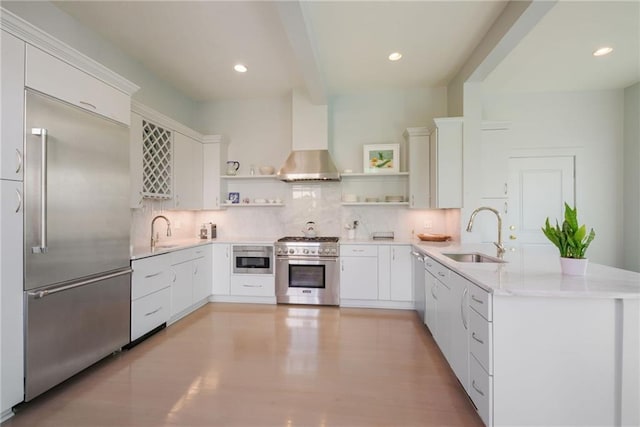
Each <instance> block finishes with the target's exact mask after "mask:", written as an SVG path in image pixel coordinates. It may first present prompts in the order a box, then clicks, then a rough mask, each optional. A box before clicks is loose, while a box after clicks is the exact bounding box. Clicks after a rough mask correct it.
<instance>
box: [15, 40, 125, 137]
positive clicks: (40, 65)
mask: <svg viewBox="0 0 640 427" xmlns="http://www.w3.org/2000/svg"><path fill="white" fill-rule="evenodd" d="M25 71H26V73H25V85H26V86H27V87H30V88H33V89H35V90H37V91H40V92H43V93H46V94H48V95H51V96H53V97H55V98H58V99H61V100H63V101H66V102H68V103H70V104H73V105H75V106H77V107H80V108H83V109H85V110H87V111H91V112H92V113H96V114H100V115H103V116H105V117H108V118H110V119H113V120H115V121H118V122H120V123H124V124H125V125H127V126H128V125H129V120H130V119H131V97H130V96H129V95H128V94H126V93H124V92H121V91H119V90H118V89H115V88H114V87H112V86H110V85H108V84H106V83H104V82H102V81H100V80H98V79H96V78H95V77H93V76H91V75H89V74H87V73H85V72H83V71H80V70H79V69H78V68H76V67H73V66H71V65H69V64H67V63H66V62H63V61H61V60H59V59H58V58H56V57H54V56H52V55H49V54H48V53H45V52H43V51H42V50H40V49H38V48H36V47H33V46H31V45H27V49H26V70H25Z"/></svg>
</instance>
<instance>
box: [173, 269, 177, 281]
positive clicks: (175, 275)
mask: <svg viewBox="0 0 640 427" xmlns="http://www.w3.org/2000/svg"><path fill="white" fill-rule="evenodd" d="M176 280H178V275H177V274H176V272H175V271H174V272H173V283H176Z"/></svg>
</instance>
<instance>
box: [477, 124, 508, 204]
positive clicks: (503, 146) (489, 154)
mask: <svg viewBox="0 0 640 427" xmlns="http://www.w3.org/2000/svg"><path fill="white" fill-rule="evenodd" d="M509 126H510V123H508V122H483V123H482V139H481V146H482V157H481V165H482V197H483V198H491V199H497V198H507V197H508V196H509V187H508V186H507V181H508V175H509V170H508V162H509Z"/></svg>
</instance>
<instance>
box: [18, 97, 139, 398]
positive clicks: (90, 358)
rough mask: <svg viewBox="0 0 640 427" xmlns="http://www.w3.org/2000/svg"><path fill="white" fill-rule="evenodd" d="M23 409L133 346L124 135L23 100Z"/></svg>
mask: <svg viewBox="0 0 640 427" xmlns="http://www.w3.org/2000/svg"><path fill="white" fill-rule="evenodd" d="M25 101H26V102H25V104H26V107H25V108H26V116H25V123H26V124H25V164H26V168H25V178H24V183H25V219H24V220H25V227H24V230H25V236H24V237H25V238H24V245H25V246H24V255H25V256H24V259H25V266H24V267H25V275H24V291H25V295H24V303H25V401H29V400H31V399H33V398H34V397H36V396H38V395H39V394H41V393H43V392H45V391H46V390H48V389H50V388H51V387H53V386H55V385H56V384H58V383H60V382H62V381H64V380H65V379H67V378H69V377H71V376H72V375H74V374H76V373H77V372H79V371H81V370H83V369H85V368H86V367H88V366H90V365H91V364H93V363H95V362H96V361H98V360H100V359H102V358H104V357H105V356H107V355H109V354H111V353H112V352H114V351H116V350H118V349H120V348H121V347H122V346H123V345H125V344H127V343H128V342H129V334H130V292H131V269H130V267H129V229H130V218H131V216H130V211H129V206H128V194H129V147H128V142H129V136H128V135H129V134H128V128H127V126H125V125H123V124H121V123H117V122H115V121H111V120H109V119H107V118H104V117H102V116H100V115H97V114H93V113H91V112H88V111H86V110H83V109H81V108H78V107H75V106H73V105H71V104H67V103H65V102H63V101H60V100H57V99H55V98H52V97H49V96H46V95H44V94H41V93H39V92H36V91H32V90H30V89H27V90H26V91H25Z"/></svg>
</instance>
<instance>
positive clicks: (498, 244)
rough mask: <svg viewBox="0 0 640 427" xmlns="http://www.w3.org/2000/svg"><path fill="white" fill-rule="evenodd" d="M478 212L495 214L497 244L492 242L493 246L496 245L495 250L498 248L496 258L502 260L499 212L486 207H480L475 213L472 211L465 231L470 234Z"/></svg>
mask: <svg viewBox="0 0 640 427" xmlns="http://www.w3.org/2000/svg"><path fill="white" fill-rule="evenodd" d="M480 211H491V212H493V213H494V214H496V216H497V217H498V241H497V242H493V244H494V245H496V248H498V258H502V256H503V255H504V253H505V251H506V249H505V248H504V245H503V244H502V217H501V216H500V212H498V211H497V210H496V209H494V208H490V207H488V206H482V207H480V208H478V209H476V210H475V211H473V212H472V213H471V218H469V224H467V231H468V232H471V229H472V228H473V220H474V219H475V217H476V215H477V214H478V212H480Z"/></svg>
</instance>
